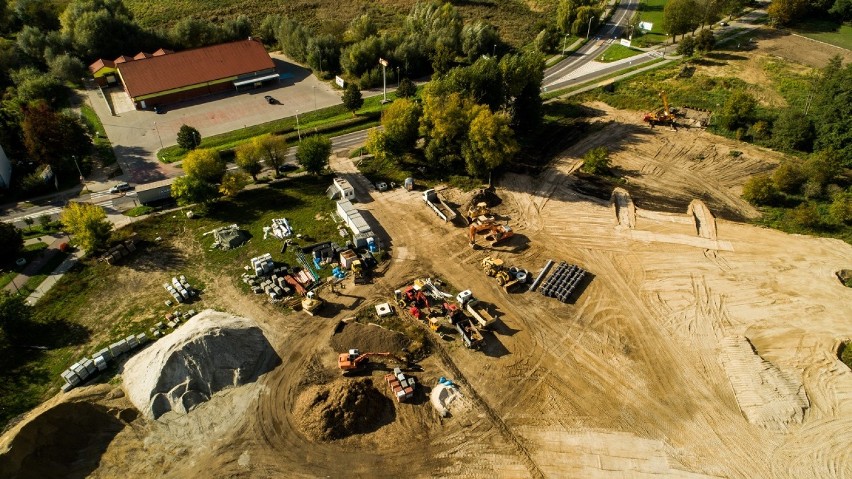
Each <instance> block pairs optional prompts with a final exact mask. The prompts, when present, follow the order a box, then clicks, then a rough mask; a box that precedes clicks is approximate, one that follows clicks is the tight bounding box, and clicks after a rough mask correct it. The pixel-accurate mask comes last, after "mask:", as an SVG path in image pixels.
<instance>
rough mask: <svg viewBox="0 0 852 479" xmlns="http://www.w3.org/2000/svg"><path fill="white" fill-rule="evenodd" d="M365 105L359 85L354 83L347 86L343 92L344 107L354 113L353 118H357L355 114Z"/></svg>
mask: <svg viewBox="0 0 852 479" xmlns="http://www.w3.org/2000/svg"><path fill="white" fill-rule="evenodd" d="M363 105H364V98H363V97H362V96H361V90H359V89H358V85H356V84H354V83H349V84H348V85H346V89H345V90H343V106H344V107H346V109H347V110H349V111H351V112H352V116H355V112H356V111H357V110H358V109H359V108H361V106H363Z"/></svg>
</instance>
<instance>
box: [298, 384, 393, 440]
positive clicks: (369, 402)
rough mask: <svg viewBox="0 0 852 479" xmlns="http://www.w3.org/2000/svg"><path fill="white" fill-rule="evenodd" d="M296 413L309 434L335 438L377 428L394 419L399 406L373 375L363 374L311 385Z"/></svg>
mask: <svg viewBox="0 0 852 479" xmlns="http://www.w3.org/2000/svg"><path fill="white" fill-rule="evenodd" d="M293 414H294V415H295V417H296V418H298V421H299V422H300V425H301V427H302V431H303V432H304V433H305V435H306V436H308V438H310V439H313V440H317V441H332V440H335V439H343V438H345V437H348V436H351V435H353V434H363V433H368V432H372V431H375V430H376V429H378V428H379V427H381V426H383V425H385V424H389V423H390V422H392V421H393V419H394V415H395V410H394V407H393V403H392V402H391V400H390V399H388V398H387V397H385V396H384V395H383V394H382V393H381V392H379V390H378V389H376V388H375V387H374V386H373V382H372V381H371V380H370V379H369V378H360V379H356V380H339V381H335V382H333V383H330V384H323V385H319V386H311V387H309V388H308V389H306V390H305V391H304V392H303V393H302V394H301V395H300V396H299V398H298V399H297V400H296V404H295V408H294V411H293Z"/></svg>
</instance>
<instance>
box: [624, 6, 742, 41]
mask: <svg viewBox="0 0 852 479" xmlns="http://www.w3.org/2000/svg"><path fill="white" fill-rule="evenodd" d="M747 4H748V1H747V0H669V1H668V2H666V6H665V7H664V8H663V28H664V29H665V31H666V33H668V34H669V35H672V38H673V39H674V40H677V36H678V35H684V34H686V33H689V32H692V31H694V30H695V29H696V28H699V27H701V28H704V27H705V26H707V25H712V24H713V23H714V22H716V21H718V20H719V19H720V18H721V17H722V16H723V15H731V16H734V15H737V14H739V13H740V12H742V10H743V9H744V8H745V6H746V5H747ZM640 17H641V14H640V15H637V16H636V17H635V18H634V21H633V22H632V25H633V26H634V28H635V27H637V26H638V23H639V21H640Z"/></svg>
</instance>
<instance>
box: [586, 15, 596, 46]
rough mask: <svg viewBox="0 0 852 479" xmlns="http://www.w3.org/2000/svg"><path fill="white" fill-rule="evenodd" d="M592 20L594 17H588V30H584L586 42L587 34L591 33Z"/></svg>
mask: <svg viewBox="0 0 852 479" xmlns="http://www.w3.org/2000/svg"><path fill="white" fill-rule="evenodd" d="M594 19H595V16H594V15H592V16H591V17H589V28H587V29H586V40H588V39H589V34H591V33H592V20H594Z"/></svg>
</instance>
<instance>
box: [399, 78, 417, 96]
mask: <svg viewBox="0 0 852 479" xmlns="http://www.w3.org/2000/svg"><path fill="white" fill-rule="evenodd" d="M415 95H417V86H416V85H415V84H414V82H413V81H411V80H409V79H408V78H403V79H402V80H400V81H399V86H398V87H396V97H397V98H414V96H415Z"/></svg>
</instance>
